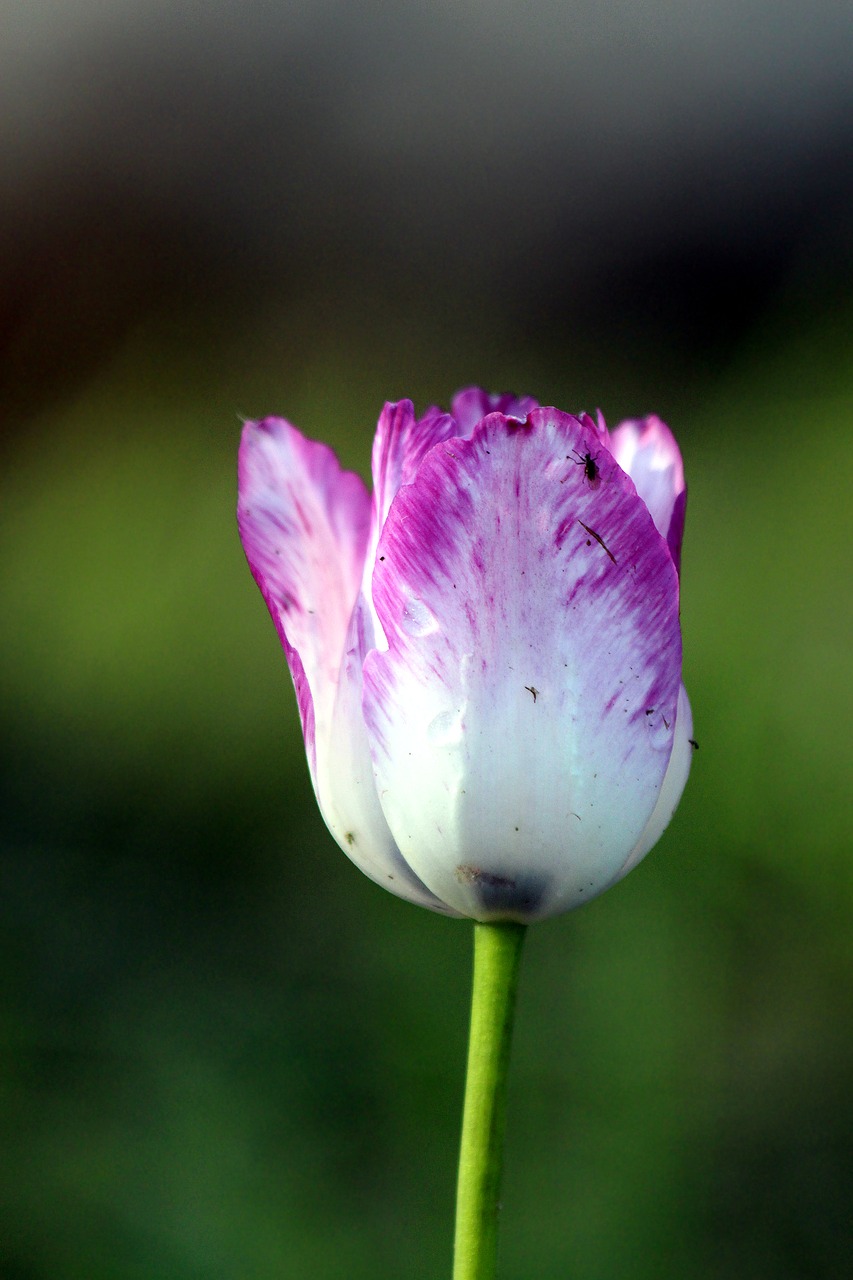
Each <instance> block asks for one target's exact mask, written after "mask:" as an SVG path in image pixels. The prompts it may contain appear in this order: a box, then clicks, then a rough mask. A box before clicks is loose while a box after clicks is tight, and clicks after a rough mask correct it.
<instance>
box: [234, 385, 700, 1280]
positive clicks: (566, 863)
mask: <svg viewBox="0 0 853 1280" xmlns="http://www.w3.org/2000/svg"><path fill="white" fill-rule="evenodd" d="M372 470H373V493H372V496H371V495H370V494H369V493H368V490H367V488H366V487H365V485H364V483H363V482H362V480H361V479H360V478H359V477H358V476H357V475H355V474H353V473H351V472H347V471H344V470H342V469H341V467H340V466H339V464H338V462H337V460H336V458H335V456H334V454H333V453H332V451H331V450H330V449H329V448H328V447H327V446H326V445H324V444H320V443H316V442H314V441H311V440H308V439H306V438H305V437H304V436H302V435H301V434H300V433H299V432H298V431H297V430H296V429H295V428H294V427H293V426H291V425H290V424H289V423H288V422H285V421H284V420H283V419H280V418H267V419H265V420H264V421H262V422H249V423H247V424H246V425H245V428H244V431H243V438H242V444H241V448H240V462H239V505H238V520H239V527H240V535H241V537H242V540H243V546H244V548H245V551H246V556H247V559H248V561H249V565H250V567H251V570H252V573H253V574H254V577H255V579H256V581H257V583H258V585H259V587H260V589H261V592H262V593H263V596H264V599H265V601H266V603H267V606H268V608H269V611H270V613H271V615H272V618H273V621H274V622H275V625H276V628H277V630H278V634H279V636H280V638H281V643H282V646H283V648H284V651H285V655H286V657H287V661H288V664H289V666H290V672H291V675H292V677H293V683H294V685H295V688H296V696H297V702H298V705H299V713H300V717H301V721H302V731H303V734H304V738H305V749H306V753H307V757H308V765H309V769H310V772H311V778H312V781H313V784H314V790H315V792H316V795H317V800H318V802H319V805H320V809H321V811H322V814H323V817H324V819H325V821H326V823H327V825H328V827H329V830H330V831H331V832H332V835H333V836H334V837H335V839H336V840H337V842H338V844H339V845H340V846H341V848H342V849H343V850H344V852H345V853H346V854H347V855H348V856H349V857H350V858H351V859H352V861H353V862H355V863H356V865H357V866H359V867H360V868H361V870H362V871H364V872H366V873H367V875H369V876H370V877H372V879H374V880H375V881H377V883H379V884H381V885H384V886H385V887H386V888H387V889H390V890H391V891H392V892H394V893H396V894H398V895H399V896H400V897H402V898H405V899H408V900H409V901H410V902H415V903H419V904H420V905H422V906H425V907H429V908H431V909H432V910H434V911H440V912H443V913H445V914H447V915H456V916H467V917H470V918H472V919H473V920H474V921H475V966H474V995H473V1005H472V1026H471V1040H470V1048H469V1066H468V1083H467V1087H466V1098H465V1111H464V1119H463V1137H462V1153H461V1157H460V1172H459V1189H458V1198H457V1234H456V1252H455V1270H454V1277H455V1278H456V1280H490V1278H491V1277H492V1276H493V1275H494V1266H495V1247H496V1246H495V1241H496V1224H497V1199H498V1184H499V1176H500V1164H501V1157H500V1152H501V1134H502V1128H503V1108H504V1102H505V1082H506V1069H507V1061H508V1054H509V1037H510V1030H511V1023H512V1006H513V995H514V990H515V983H516V978H517V972H518V958H519V954H520V948H521V940H522V938H523V934H524V927H525V926H526V925H527V924H528V923H530V922H531V921H534V920H538V919H542V918H544V917H547V916H552V915H556V914H557V913H559V912H564V911H568V910H569V909H571V908H573V907H576V906H580V905H581V904H582V903H584V902H588V901H590V899H592V898H594V897H595V896H596V895H597V894H599V893H601V892H602V891H603V890H604V889H606V888H608V887H609V886H610V885H612V884H614V883H615V882H616V881H618V880H619V879H621V877H622V876H624V875H625V874H626V873H627V872H628V871H629V870H630V869H631V868H632V867H634V866H635V865H636V864H637V863H638V862H639V861H640V859H641V858H643V857H644V856H645V854H646V853H648V851H649V850H650V849H651V848H652V846H653V845H654V844H655V842H656V841H657V840H658V838H659V837H660V835H661V833H662V832H663V830H664V828H665V827H666V825H667V823H668V822H669V820H670V818H671V816H672V814H673V811H674V809H675V807H676V805H677V804H678V801H679V799H680V796H681V793H682V790H683V788H684V785H685V782H686V780H687V775H688V771H689V768H690V757H691V752H692V747H693V745H695V744H694V743H693V740H692V735H693V727H692V721H691V712H690V705H689V703H688V700H687V695H686V693H685V691H684V687H683V685H682V682H681V630H680V623H679V569H680V555H681V539H682V533H683V529H684V509H685V500H686V490H685V485H684V474H683V469H682V465H681V457H680V454H679V451H678V448H677V446H676V443H675V440H674V439H673V436H672V434H671V433H670V431H669V429H668V428H667V427H666V426H665V425H664V423H663V422H661V421H660V419H659V418H656V417H647V418H643V419H638V420H634V421H629V422H623V423H622V424H621V425H620V426H618V427H617V428H616V429H615V430H614V431H613V432H610V431H608V429H607V427H606V425H605V423H604V420H603V418H602V417H601V415H600V414H599V415H598V417H597V419H595V420H593V419H592V418H591V417H589V416H588V415H586V414H581V415H579V416H574V415H572V414H568V413H563V412H561V411H559V410H557V409H553V408H544V407H540V406H539V405H538V404H537V403H536V401H534V400H532V399H529V398H523V399H515V398H513V397H512V396H506V395H505V396H489V395H487V394H485V393H484V392H482V391H479V390H477V389H474V388H472V389H469V390H466V391H462V392H460V393H459V394H458V395H457V396H456V397H455V398H454V400H453V402H452V406H451V412H450V413H449V414H448V413H444V412H442V411H441V410H440V409H437V408H432V409H428V410H427V412H426V413H425V414H424V415H423V416H422V417H421V418H419V419H418V418H416V416H415V412H414V409H413V407H412V404H411V402H410V401H408V400H403V401H400V402H399V403H397V404H387V405H386V406H385V408H384V410H383V411H382V414H381V416H380V419H379V426H378V430H377V433H376V439H375V441H374V445H373V459H372Z"/></svg>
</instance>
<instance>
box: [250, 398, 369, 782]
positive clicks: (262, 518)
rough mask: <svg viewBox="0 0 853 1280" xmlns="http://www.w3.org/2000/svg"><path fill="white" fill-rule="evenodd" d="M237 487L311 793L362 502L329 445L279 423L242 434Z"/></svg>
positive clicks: (269, 421)
mask: <svg viewBox="0 0 853 1280" xmlns="http://www.w3.org/2000/svg"><path fill="white" fill-rule="evenodd" d="M238 488H239V497H238V504H237V523H238V526H239V529H240V537H241V539H242V542H243V548H244V550H245V552H246V559H247V560H248V561H249V567H250V569H251V570H252V573H253V575H254V577H255V581H256V582H257V584H258V586H259V587H260V589H261V592H262V594H263V597H264V599H265V600H266V602H267V608H268V609H269V611H270V613H271V615H272V619H273V621H274V623H275V625H276V629H277V631H278V634H279V636H280V638H281V642H282V645H283V646H284V651H285V653H286V655H287V661H288V664H289V666H290V671H291V674H292V676H293V682H294V684H295V686H296V695H297V699H298V702H299V712H300V716H301V719H302V730H303V733H304V735H305V747H306V751H307V754H308V763H309V766H310V769H311V776H312V778H313V779H314V781H315V784H316V774H317V751H318V749H321V748H320V744H323V745H324V744H325V743H326V741H327V740H328V736H329V731H330V726H331V717H332V707H333V704H334V699H335V691H336V688H337V683H338V675H339V671H340V666H341V663H342V661H343V657H344V645H345V642H346V637H347V629H348V627H349V621H350V615H351V613H352V611H353V607H354V605H355V602H356V598H357V596H358V592H359V587H360V585H361V576H362V566H363V563H364V554H365V549H366V545H367V533H368V523H369V519H370V498H369V496H368V493H367V490H366V488H365V486H364V483H363V481H362V480H361V479H360V477H359V476H357V475H355V474H353V473H352V472H349V471H343V470H342V469H341V467H340V464H339V463H338V460H337V458H336V457H335V455H334V453H333V452H332V450H331V449H329V448H328V446H327V445H324V444H318V443H316V442H315V441H313V440H306V439H305V437H304V436H303V435H301V434H300V432H298V431H297V430H296V428H295V427H292V426H291V425H290V423H289V422H285V421H284V419H282V418H266V419H265V420H264V421H263V422H247V423H246V425H245V426H244V428H243V435H242V439H241V443H240V457H239V485H238Z"/></svg>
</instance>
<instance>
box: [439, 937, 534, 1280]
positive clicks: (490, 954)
mask: <svg viewBox="0 0 853 1280" xmlns="http://www.w3.org/2000/svg"><path fill="white" fill-rule="evenodd" d="M525 932H526V930H525V926H524V925H522V924H513V923H508V922H504V923H501V924H479V923H475V925H474V985H473V991H472V995H471V1035H470V1040H469V1042H468V1073H467V1078H466V1082H465V1110H464V1113H463V1117H462V1146H461V1150H460V1153H459V1182H458V1184H457V1190H456V1242H455V1246H454V1258H453V1280H493V1278H494V1275H495V1262H496V1258H497V1247H498V1195H499V1194H500V1182H501V1169H502V1166H503V1139H504V1127H505V1123H506V1082H507V1069H508V1067H509V1050H510V1042H511V1040H512V1023H513V1017H514V1014H515V991H516V987H517V985H518V964H519V960H520V959H521V944H522V942H523V941H524V934H525Z"/></svg>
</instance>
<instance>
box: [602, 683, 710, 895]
mask: <svg viewBox="0 0 853 1280" xmlns="http://www.w3.org/2000/svg"><path fill="white" fill-rule="evenodd" d="M695 749H696V744H695V742H694V741H693V712H692V711H691V709H690V701H689V699H688V697H687V690H686V689H685V688H684V685H682V686H681V688H680V690H679V693H678V710H677V711H676V717H675V741H674V742H673V746H672V755H671V756H670V757H669V765H668V766H667V770H666V776H665V778H664V780H663V786H662V787H661V789H660V795H659V796H658V802H657V804H656V805H655V807H654V809H653V810H652V816H651V817H650V818H649V820H648V822H647V823H646V827H645V830H644V831H643V834H642V835H641V836H640V838H639V840H638V841H637V843H636V845H635V846H634V848H633V849H632V850H631V853H630V854H629V856H628V858H627V860H626V862H625V865H624V866H623V867H622V868H621V869H620V870H619V873H618V875H616V876H615V877H614V879H613V881H612V882H611V883H615V882H616V881H617V880H621V879H622V877H623V876H626V875H627V874H628V872H629V871H631V870H633V868H634V867H636V865H637V863H638V862H641V861H642V859H643V858H645V856H646V854H647V853H648V852H649V850H650V849H653V848H654V846H655V845H656V844H657V842H658V840H660V838H661V836H662V835H663V833H664V831H665V830H666V828H667V827H668V826H669V824H670V821H671V820H672V815H673V814H674V813H675V810H676V809H677V807H678V802H679V800H680V799H681V793H682V792H683V791H684V788H685V786H686V785H687V778H688V775H689V773H690V765H691V762H692V760H693V752H694V750H695Z"/></svg>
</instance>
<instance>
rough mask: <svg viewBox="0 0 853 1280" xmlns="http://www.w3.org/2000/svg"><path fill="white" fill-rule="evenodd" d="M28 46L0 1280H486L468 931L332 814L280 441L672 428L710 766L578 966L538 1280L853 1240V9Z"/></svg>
mask: <svg viewBox="0 0 853 1280" xmlns="http://www.w3.org/2000/svg"><path fill="white" fill-rule="evenodd" d="M0 9H2V11H3V12H2V25H3V32H4V35H3V40H2V43H0V396H2V403H3V405H4V433H3V438H2V441H0V465H2V494H1V495H0V529H1V530H2V534H1V535H0V593H2V603H1V604H0V641H2V653H3V661H2V664H0V715H2V726H3V734H2V741H0V798H1V799H2V803H1V804H0V845H2V848H0V857H2V864H0V930H2V932H0V948H1V949H2V951H0V960H2V967H0V991H2V999H0V1033H2V1041H3V1046H4V1048H3V1053H2V1064H3V1065H2V1068H0V1072H2V1075H0V1115H2V1124H3V1133H4V1138H3V1148H4V1158H3V1161H2V1165H0V1216H2V1221H3V1226H2V1230H0V1275H2V1277H3V1280H7V1278H8V1280H55V1277H57V1276H62V1277H63V1278H66V1277H67V1278H68V1280H76V1278H77V1277H80V1280H83V1278H84V1277H85V1280H101V1278H103V1280H142V1278H143V1277H145V1278H148V1277H152V1276H169V1277H170V1280H172V1278H173V1280H201V1278H202V1277H204V1280H210V1278H216V1280H218V1278H220V1277H221V1278H222V1280H231V1277H234V1276H240V1277H246V1280H254V1278H257V1280H266V1277H269V1276H280V1275H284V1276H293V1277H302V1276H306V1277H307V1276H312V1277H319V1278H322V1280H327V1278H328V1280H338V1278H340V1280H361V1278H362V1277H363V1278H364V1280H368V1278H370V1280H376V1278H377V1277H380V1276H388V1277H397V1276H406V1277H411V1278H412V1280H419V1278H421V1277H423V1280H427V1277H430V1278H432V1277H435V1276H441V1275H446V1274H449V1256H450V1240H451V1230H452V1221H451V1219H452V1205H453V1186H454V1176H455V1160H456V1146H457V1136H458V1125H459V1113H460V1107H461V1097H462V1073H463V1066H464V1051H465V1036H466V1020H467V1000H468V984H469V964H470V957H469V947H470V929H469V927H468V926H467V925H466V924H464V923H460V922H454V921H446V920H442V919H440V918H439V917H437V916H433V915H431V914H429V913H427V912H424V911H420V910H418V909H416V908H413V907H409V906H407V905H406V904H403V903H401V902H399V901H398V900H396V899H394V898H392V897H391V896H390V895H387V894H383V893H382V892H381V891H380V890H379V889H378V888H376V887H375V886H373V885H372V884H371V883H369V882H368V881H367V880H366V879H365V878H364V877H362V876H361V875H360V874H359V873H358V872H357V871H356V870H355V869H354V868H353V867H352V866H351V865H350V864H349V862H348V861H347V860H346V858H345V857H344V856H343V855H342V854H341V853H340V852H339V851H338V850H337V847H336V846H335V845H334V843H333V842H332V840H331V838H330V837H329V836H328V834H327V833H326V831H325V828H324V827H323V825H322V822H321V820H320V819H319V817H318V815H317V813H316V811H315V807H314V801H313V796H312V793H311V789H310V784H309V782H308V778H307V770H306V766H305V762H304V757H303V753H302V744H301V737H300V734H299V729H298V722H297V716H296V710H295V703H294V698H293V695H292V691H291V689H290V686H289V678H288V676H287V671H286V667H285V663H284V659H283V656H282V654H281V652H280V649H279V645H278V641H277V639H276V636H275V632H274V629H273V626H272V623H271V622H270V620H269V618H268V616H267V614H266V611H265V608H264V606H263V602H262V601H261V598H260V595H259V593H258V592H257V589H256V588H255V586H254V584H253V582H252V580H251V577H250V575H249V571H248V569H247V568H246V565H245V562H244V560H243V556H242V551H241V549H240V546H239V542H238V540H237V535H236V528H235V522H234V503H235V483H236V480H235V458H236V446H237V440H238V435H239V425H240V417H241V416H259V415H262V414H265V413H268V412H276V413H281V414H284V415H286V416H288V417H289V418H290V419H291V420H292V421H294V422H295V423H296V424H297V425H299V426H300V427H301V428H302V429H303V430H305V431H306V432H307V433H308V434H310V435H312V436H315V437H320V438H323V439H326V440H329V441H331V442H332V443H333V444H334V446H335V447H336V449H337V450H338V452H339V454H340V456H341V457H342V459H343V460H344V462H345V463H346V464H347V465H349V466H352V467H355V468H357V469H359V470H361V471H362V472H364V471H365V469H366V465H367V460H368V457H369V448H370V440H371V437H372V431H373V428H374V425H375V421H376V417H377V415H378V412H379V409H380V408H381V405H382V402H383V401H384V400H386V399H395V398H399V397H402V396H411V397H412V398H414V400H415V402H416V405H417V406H418V407H419V408H421V409H423V408H424V407H425V406H426V405H427V404H428V403H430V402H439V403H444V404H446V403H447V402H448V400H449V397H450V395H451V393H452V392H453V390H454V389H455V388H456V387H458V386H462V385H466V384H470V383H472V382H475V383H480V384H483V385H485V386H487V387H490V388H493V389H495V390H498V389H504V388H511V389H514V390H516V391H518V392H520V393H525V392H528V393H530V394H532V395H534V396H536V397H537V398H538V399H539V400H541V401H542V402H543V403H553V404H556V405H558V406H560V407H563V408H566V409H581V408H586V409H594V408H596V407H597V406H599V405H600V406H601V408H602V410H603V412H604V414H605V416H606V418H607V420H608V422H610V423H611V425H614V424H615V423H617V422H618V421H619V419H620V418H622V417H626V416H635V415H637V414H640V413H645V412H650V411H657V412H659V413H660V414H661V415H662V416H663V417H664V418H665V419H666V420H667V421H668V422H669V423H670V425H671V426H672V427H673V429H674V431H675V433H676V435H677V437H678V439H679V441H680V443H681V444H682V447H683V452H684V455H685V462H686V468H687V476H688V483H689V486H690V499H689V503H688V514H687V533H686V542H685V559H684V571H683V581H684V592H683V606H682V616H683V624H684V633H685V676H686V681H687V685H688V689H689V691H690V694H691V697H692V700H693V706H694V714H695V718H696V733H697V738H698V740H699V743H700V750H699V752H698V755H697V756H696V758H695V760H694V767H693V775H692V777H691V780H690V783H689V785H688V789H687V792H686V794H685V798H684V800H683V802H682V805H681V808H680V809H679V812H678V814H677V816H676V818H675V820H674V822H673V824H672V826H671V828H670V830H669V831H668V832H667V834H666V836H665V837H664V839H663V840H662V842H661V844H660V846H659V847H658V849H657V850H656V851H655V852H654V853H653V854H652V855H650V857H649V859H648V860H647V861H646V862H645V863H643V864H642V866H641V867H640V868H639V869H638V870H637V871H635V872H634V873H633V874H632V875H631V876H630V877H629V878H628V879H627V880H626V881H624V882H623V883H622V884H621V885H619V886H618V887H617V888H615V889H614V890H613V891H612V892H611V893H609V894H606V895H605V896H604V897H603V898H601V899H600V900H598V901H596V902H595V903H593V904H591V905H590V906H588V907H586V908H584V909H583V910H582V911H580V912H576V913H574V914H572V915H570V916H567V917H564V918H562V919H560V920H557V921H554V922H551V923H548V924H546V925H542V926H538V927H536V928H535V929H534V930H532V931H531V935H530V937H529V939H528V944H527V953H526V955H525V961H524V969H523V973H522V981H521V992H520V996H521V1004H520V1011H519V1020H518V1027H517V1038H516V1044H515V1050H514V1061H513V1072H512V1079H511V1100H510V1119H509V1133H508V1147H507V1165H506V1176H505V1187H504V1197H503V1201H504V1209H503V1222H502V1258H501V1267H502V1275H503V1276H505V1277H506V1280H513V1278H515V1280H528V1278H529V1277H533V1276H536V1277H548V1278H549V1280H550V1278H551V1277H553V1280H563V1278H564V1277H567V1276H571V1277H577V1278H578V1280H604V1278H608V1280H609V1278H610V1277H613V1278H615V1277H620V1278H621V1277H631V1278H634V1277H636V1278H637V1280H645V1278H646V1277H648V1280H652V1277H654V1278H655V1280H657V1278H658V1277H660V1276H661V1275H678V1276H685V1277H695V1278H696V1280H728V1278H729V1277H733V1276H737V1277H738V1280H764V1278H765V1277H766V1278H767V1280H770V1278H771V1277H772V1278H773V1280H780V1278H791V1280H794V1278H796V1280H800V1278H803V1280H806V1278H808V1280H810V1278H812V1277H815V1278H817V1277H837V1276H839V1275H841V1274H843V1273H844V1269H845V1260H846V1259H847V1258H848V1257H849V1253H850V1248H851V1243H853V1242H851V1237H850V1188H851V1185H853V1111H851V1104H850V1096H851V1083H853V1078H852V1077H853V1048H851V1042H853V1037H851V1029H853V1028H851V1018H850V1008H851V1005H853V1001H851V996H853V991H851V978H850V974H851V960H853V954H851V953H853V943H852V942H851V937H853V932H851V928H850V921H851V906H853V876H851V866H853V862H852V861H851V852H852V851H851V847H850V832H849V780H850V746H849V741H848V735H849V726H850V724H851V720H852V719H853V715H852V714H851V713H853V706H851V702H853V698H851V688H852V687H853V684H851V676H850V657H849V654H850V622H851V616H850V613H851V611H850V590H849V564H848V560H849V522H848V523H847V526H846V527H845V517H846V515H847V507H848V506H849V496H848V495H849V493H850V489H851V484H853V437H851V430H850V426H851V416H853V365H852V364H851V358H850V357H851V350H850V348H851V342H850V333H851V325H853V289H851V285H853V261H851V250H850V244H851V238H850V225H851V206H853V177H851V174H853V167H852V166H851V163H850V159H851V144H853V110H851V107H853V83H851V76H850V69H849V67H850V58H849V49H850V47H851V39H852V38H853V16H852V15H851V10H850V8H849V6H848V5H842V4H840V3H839V4H832V3H827V4H825V5H822V6H821V7H820V9H819V10H818V11H817V12H815V11H813V10H806V9H803V8H802V7H800V6H796V5H794V4H789V3H787V2H783V3H779V2H778V0H777V2H776V3H774V4H770V3H769V2H767V3H765V0H746V3H744V2H743V0H742V2H741V3H739V4H733V3H728V2H727V0H724V2H721V3H719V4H717V5H715V6H705V7H704V8H703V9H701V10H700V9H699V7H698V6H697V7H695V8H694V7H688V6H683V7H678V6H671V5H667V4H664V3H663V0H652V2H650V3H648V4H642V5H636V4H628V3H627V0H615V2H614V3H613V4H610V5H608V6H603V5H601V4H595V5H594V4H592V3H591V2H590V3H588V2H587V0H581V2H577V3H573V4H566V3H556V0H546V2H545V3H542V4H539V5H537V6H535V7H530V6H527V7H524V6H519V5H517V4H514V3H509V0H499V2H498V3H494V4H491V5H484V4H480V3H474V2H473V0H467V2H465V3H461V4H458V3H457V4H455V5H452V6H451V5H450V4H446V3H443V2H442V3H435V2H433V3H432V4H430V5H426V4H411V5H407V6H400V7H399V9H398V10H397V11H393V10H392V9H391V7H389V6H383V5H380V4H376V3H368V4H345V3H343V2H342V0H314V2H313V3H311V4H308V3H304V4H303V3H293V4H272V3H269V4H267V3H260V2H256V3H249V4H242V5H239V6H238V5H237V4H234V3H229V2H228V0H214V2H213V3H210V4H208V5H206V6H200V5H189V4H187V5H171V4H165V3H156V2H155V0H143V2H142V3H137V4H135V5H131V4H129V3H125V2H124V0H121V2H119V0H113V2H112V3H111V4H109V5H108V4H103V3H100V2H98V0H81V3H78V4H76V5H75V6H73V8H71V7H69V6H64V5H61V4H60V3H59V2H58V0H31V3H30V4H28V5H27V6H25V7H24V6H18V7H16V8H15V9H14V10H13V9H12V6H10V5H0Z"/></svg>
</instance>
